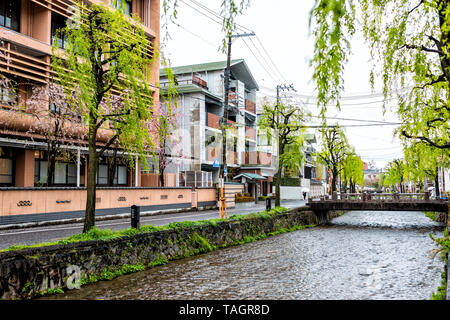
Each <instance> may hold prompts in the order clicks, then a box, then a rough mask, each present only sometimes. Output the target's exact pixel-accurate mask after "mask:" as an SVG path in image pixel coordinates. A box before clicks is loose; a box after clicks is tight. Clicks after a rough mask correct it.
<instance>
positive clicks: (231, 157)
mask: <svg viewBox="0 0 450 320" xmlns="http://www.w3.org/2000/svg"><path fill="white" fill-rule="evenodd" d="M237 163H238V159H237V152H234V151H227V164H237Z"/></svg>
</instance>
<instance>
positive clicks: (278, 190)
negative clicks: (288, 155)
mask: <svg viewBox="0 0 450 320" xmlns="http://www.w3.org/2000/svg"><path fill="white" fill-rule="evenodd" d="M282 143H283V142H282V139H279V140H278V171H277V181H275V207H279V206H281V188H280V186H281V172H282V170H283V163H282V162H281V161H280V158H281V155H282V154H283V152H284V146H283V145H282Z"/></svg>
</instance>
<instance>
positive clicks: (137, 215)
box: [131, 205, 141, 229]
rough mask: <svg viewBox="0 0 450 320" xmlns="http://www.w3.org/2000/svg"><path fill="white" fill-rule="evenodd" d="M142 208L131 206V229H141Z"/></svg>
mask: <svg viewBox="0 0 450 320" xmlns="http://www.w3.org/2000/svg"><path fill="white" fill-rule="evenodd" d="M140 220H141V207H140V206H137V205H132V206H131V227H132V228H134V229H139V228H140V226H141V222H140Z"/></svg>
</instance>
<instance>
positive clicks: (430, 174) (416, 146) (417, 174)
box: [404, 143, 450, 197]
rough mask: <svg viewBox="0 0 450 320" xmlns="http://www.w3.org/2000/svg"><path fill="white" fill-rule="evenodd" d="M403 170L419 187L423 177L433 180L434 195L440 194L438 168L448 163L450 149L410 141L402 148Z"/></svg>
mask: <svg viewBox="0 0 450 320" xmlns="http://www.w3.org/2000/svg"><path fill="white" fill-rule="evenodd" d="M404 154H405V170H406V174H407V176H408V179H410V180H411V181H414V182H415V183H416V184H417V183H418V184H419V185H420V186H421V187H422V186H423V182H424V181H425V179H429V180H431V181H433V182H434V185H435V188H436V196H438V197H439V196H440V190H439V168H443V167H444V168H445V167H448V165H449V164H450V161H449V159H450V150H449V149H439V148H433V147H430V146H428V145H426V144H423V143H412V144H410V145H408V146H407V147H405V148H404Z"/></svg>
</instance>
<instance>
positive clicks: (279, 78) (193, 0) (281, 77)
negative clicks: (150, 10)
mask: <svg viewBox="0 0 450 320" xmlns="http://www.w3.org/2000/svg"><path fill="white" fill-rule="evenodd" d="M180 1H181V2H183V3H184V4H186V5H188V6H189V7H191V8H192V9H194V10H196V9H195V8H194V7H192V6H191V5H189V4H187V3H186V1H184V0H180ZM187 1H189V2H191V3H192V4H194V5H196V6H198V7H200V8H202V9H203V10H205V11H207V12H208V13H210V14H212V15H213V16H214V17H215V18H216V19H221V20H222V21H223V19H224V17H223V16H222V15H220V14H219V13H217V12H215V11H213V10H211V9H209V8H208V7H206V6H204V5H203V4H200V3H199V2H197V1H195V0H187ZM196 11H197V12H199V13H201V14H202V15H204V16H206V17H208V18H209V19H211V20H213V21H214V22H216V23H218V24H221V25H222V22H219V21H217V20H215V19H214V18H212V17H211V16H208V15H206V14H205V13H203V12H201V11H199V10H196ZM235 25H236V27H237V28H238V29H241V31H245V32H253V33H254V31H252V30H251V29H249V28H247V27H244V26H242V25H240V24H237V23H235ZM256 38H257V40H258V42H259V43H260V45H261V47H262V49H263V51H264V52H265V53H266V55H267V58H268V60H269V61H271V64H272V65H273V67H272V66H271V64H270V63H268V62H267V60H266V59H265V58H264V55H263V54H262V53H261V51H260V50H259V48H258V46H257V45H256V44H255V43H254V42H253V40H251V38H250V41H251V43H252V45H253V47H254V48H255V51H257V52H258V53H259V55H260V56H261V57H262V59H263V60H264V62H265V63H266V65H267V67H268V68H270V69H271V70H272V73H270V72H268V70H267V68H266V67H264V65H263V64H262V63H261V61H260V60H259V59H258V57H257V56H256V54H255V53H254V52H253V50H251V49H250V46H249V45H248V44H247V43H246V42H245V40H244V43H245V45H246V46H247V48H249V50H250V51H251V53H252V55H253V57H254V58H255V59H256V60H257V61H258V63H259V64H260V65H261V66H263V69H264V71H265V72H266V73H267V74H268V75H269V76H270V77H271V78H272V80H274V81H275V82H276V83H280V82H283V81H284V82H285V83H287V81H286V79H285V78H284V76H283V75H282V73H281V72H280V71H279V69H278V67H277V66H276V65H275V63H274V62H273V59H272V58H271V56H270V55H269V54H268V52H267V50H266V49H265V47H264V46H263V45H262V42H261V40H260V39H259V38H258V37H257V36H256ZM274 75H275V76H276V77H277V78H278V79H277V80H276V79H275V78H274ZM280 80H281V81H280Z"/></svg>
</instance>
